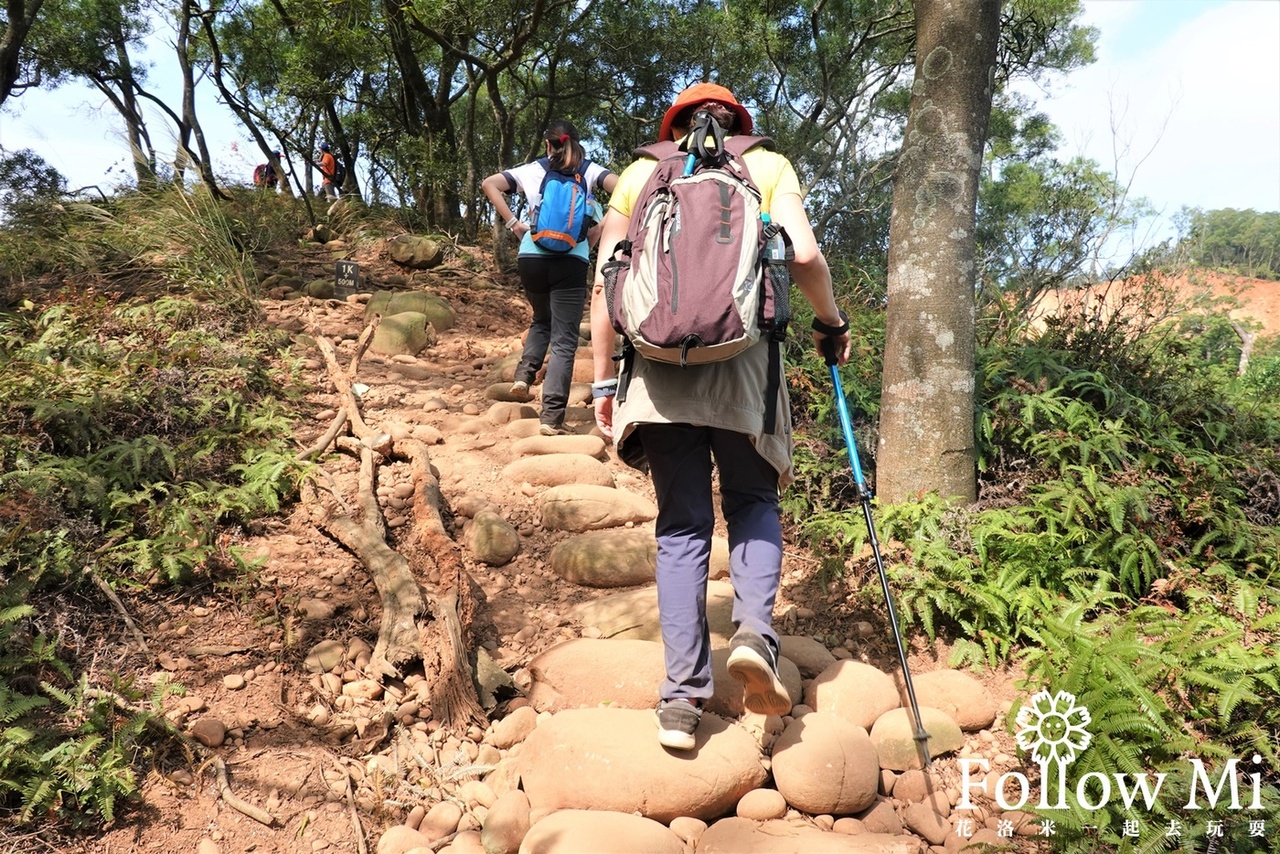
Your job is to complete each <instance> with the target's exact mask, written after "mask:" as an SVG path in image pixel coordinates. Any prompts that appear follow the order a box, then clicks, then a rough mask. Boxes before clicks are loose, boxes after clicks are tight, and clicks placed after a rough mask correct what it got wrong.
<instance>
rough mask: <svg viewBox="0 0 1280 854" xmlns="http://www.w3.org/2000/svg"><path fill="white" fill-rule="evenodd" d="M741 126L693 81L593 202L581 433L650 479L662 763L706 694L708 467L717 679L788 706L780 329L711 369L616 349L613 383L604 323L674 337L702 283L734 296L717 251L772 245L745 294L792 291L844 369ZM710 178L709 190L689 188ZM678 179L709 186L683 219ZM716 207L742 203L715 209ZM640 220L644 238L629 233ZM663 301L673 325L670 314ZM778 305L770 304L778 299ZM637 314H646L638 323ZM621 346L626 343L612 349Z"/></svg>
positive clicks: (764, 146) (750, 254)
mask: <svg viewBox="0 0 1280 854" xmlns="http://www.w3.org/2000/svg"><path fill="white" fill-rule="evenodd" d="M752 125H753V123H752V119H751V114H750V113H749V112H748V111H747V109H746V108H745V107H744V106H742V105H741V104H739V103H738V100H737V99H736V98H735V97H734V95H733V93H732V92H730V91H729V90H728V89H726V88H724V87H723V86H718V85H716V84H713V83H699V84H696V85H694V86H690V87H689V88H687V89H685V90H684V91H683V92H681V93H680V94H679V96H678V97H677V98H676V100H675V102H674V103H673V104H672V105H671V107H670V108H669V109H668V110H667V111H666V114H665V115H664V116H663V117H662V125H661V128H660V130H659V132H658V140H659V142H658V143H655V144H654V145H653V146H651V147H649V148H647V149H645V151H646V152H647V153H648V154H649V155H650V156H646V157H644V158H642V159H640V160H637V161H636V162H634V163H632V164H631V165H630V166H629V167H627V168H626V169H625V170H624V171H623V173H622V175H621V176H619V178H618V182H617V187H616V190H615V192H614V193H613V194H612V196H610V200H609V210H608V212H607V213H606V214H605V218H604V223H603V228H602V233H601V235H600V240H601V251H600V253H599V254H600V257H599V260H598V262H597V270H596V275H595V281H594V284H593V287H592V295H591V340H592V343H593V347H592V348H593V362H594V366H595V382H594V383H593V384H592V396H593V398H594V401H595V403H594V405H595V410H596V424H597V426H598V427H599V428H600V430H601V432H602V433H603V434H604V436H605V437H606V438H607V439H614V440H615V441H616V443H617V449H618V456H619V458H620V459H622V460H623V461H624V462H626V463H627V464H628V465H631V466H633V467H636V468H640V469H644V468H647V469H648V470H649V473H650V474H651V476H652V477H653V486H654V492H655V494H656V497H657V502H658V518H657V522H656V535H657V540H658V559H657V577H656V581H657V586H658V616H659V620H660V622H661V625H662V643H663V650H664V662H665V666H666V678H665V679H664V681H663V682H662V684H661V686H660V688H659V697H660V700H659V703H658V708H657V711H656V713H655V717H656V720H657V725H658V741H659V742H660V743H661V744H663V745H664V746H666V747H668V748H672V749H675V750H690V749H692V748H693V747H694V746H695V743H696V733H697V729H698V724H699V721H700V720H701V715H702V706H703V704H705V703H706V702H707V700H709V699H710V698H711V696H712V694H713V686H712V667H711V642H710V636H709V630H708V624H707V615H706V601H707V577H708V571H709V560H710V555H711V537H712V531H713V528H714V526H715V512H714V508H713V504H712V502H713V500H714V495H713V492H712V463H713V460H714V464H715V469H716V470H717V471H718V473H719V487H720V506H721V510H722V512H723V515H724V519H725V522H726V523H727V525H728V534H729V566H730V572H731V574H732V576H731V577H732V582H733V589H734V605H733V623H734V626H735V629H736V631H735V633H734V636H733V638H732V640H731V641H730V644H729V650H730V652H729V663H728V666H729V673H730V675H732V676H733V677H734V678H735V679H737V680H738V681H739V682H741V683H742V684H743V686H744V688H745V698H744V705H745V706H746V707H747V708H748V709H750V710H751V711H753V712H757V713H761V714H772V715H785V714H787V713H788V712H790V710H791V698H790V696H789V695H788V694H787V691H786V688H785V686H784V685H783V684H782V682H781V680H780V679H779V678H778V669H777V668H778V651H779V646H780V644H779V640H778V635H777V633H776V632H775V631H774V629H773V606H774V601H775V599H776V597H777V593H778V583H779V578H780V575H781V571H782V525H781V515H780V514H781V511H780V509H779V491H780V490H781V489H783V488H785V487H786V486H787V484H789V483H790V482H791V481H792V480H793V479H794V477H795V474H794V471H793V469H792V460H791V454H792V442H791V411H790V402H789V399H788V396H787V383H786V375H785V372H784V370H783V365H782V362H781V356H780V355H779V354H780V350H781V345H780V339H781V335H782V333H784V332H785V324H783V323H780V324H776V325H775V327H774V328H775V329H776V331H777V332H778V335H777V337H774V336H773V332H772V331H770V330H765V331H764V334H761V335H760V338H759V340H758V341H757V342H756V343H750V339H748V343H747V344H744V345H743V347H744V349H741V350H740V351H738V352H737V354H736V355H732V356H730V357H728V358H722V357H718V356H716V355H714V354H710V355H709V351H710V350H711V348H710V347H705V346H703V344H705V343H709V342H705V341H703V340H702V339H701V337H699V338H697V339H694V338H692V337H690V336H689V335H685V337H684V338H683V339H681V338H677V339H676V340H677V341H679V342H680V345H679V346H676V347H674V354H673V355H671V356H670V358H671V359H672V363H667V362H665V361H659V360H658V359H657V358H646V357H644V356H642V355H640V354H639V353H638V352H636V350H635V347H634V346H633V345H632V344H631V343H626V344H624V352H623V358H622V361H621V363H620V370H619V363H617V362H615V361H614V355H615V354H614V348H613V346H612V342H613V341H615V338H616V336H615V332H618V331H624V330H621V329H619V328H618V327H617V323H618V318H620V317H622V316H623V315H625V314H626V312H627V311H629V310H630V311H635V310H643V311H647V312H648V313H649V314H648V316H649V317H655V318H656V319H660V320H663V321H664V322H666V324H667V325H676V326H679V325H680V324H682V323H686V322H688V321H687V320H686V318H688V317H689V315H690V314H695V315H696V314H697V308H698V306H699V302H700V301H705V300H707V299H708V296H707V292H708V291H709V290H711V287H710V286H709V285H707V282H708V281H709V280H713V279H715V280H717V281H718V280H722V279H726V278H727V279H728V281H729V282H730V284H729V285H728V286H725V287H724V288H723V290H725V291H726V292H733V293H736V294H737V297H736V298H741V292H742V291H743V290H744V289H742V288H740V287H734V284H736V283H740V281H741V280H740V279H735V278H734V276H735V275H736V273H735V270H734V268H733V263H734V262H732V261H730V262H727V263H722V262H720V261H713V262H708V261H707V259H708V258H719V257H720V256H719V255H718V253H720V252H721V251H722V249H721V248H720V247H719V246H717V244H723V246H724V247H725V249H724V251H725V252H727V253H728V254H727V255H725V256H724V257H733V258H734V259H735V260H736V259H737V258H738V256H742V257H745V258H746V259H747V261H746V263H747V265H748V267H747V269H748V270H751V269H765V267H764V266H762V263H763V262H762V261H761V260H760V259H761V253H762V250H761V248H760V247H765V248H767V247H769V246H771V245H774V244H773V241H775V240H776V241H777V244H776V245H778V246H782V245H783V241H784V240H785V238H786V237H789V241H790V244H791V246H790V248H789V250H788V253H784V254H783V255H782V256H781V260H779V261H777V262H776V269H775V270H772V271H770V273H769V275H766V274H764V273H760V276H761V279H760V280H759V284H758V285H757V286H756V287H755V288H754V289H746V290H748V291H750V290H754V292H757V293H759V292H762V291H765V285H766V284H768V282H769V281H770V276H772V277H773V281H783V280H786V279H787V278H788V275H789V276H790V277H792V278H794V281H795V283H796V285H797V286H798V287H799V290H800V292H801V293H802V294H803V295H804V296H805V298H806V299H807V300H808V301H809V303H811V304H812V306H813V308H814V310H815V314H816V317H815V319H814V323H813V329H814V342H815V343H817V342H818V341H820V340H821V339H824V338H833V339H835V345H836V350H837V352H838V354H839V356H838V358H839V363H840V364H844V363H845V362H846V361H847V360H848V358H849V324H848V321H847V320H846V319H845V317H844V315H843V313H841V312H840V310H839V309H838V308H837V306H836V302H835V297H834V294H833V292H832V287H831V272H830V270H829V269H828V267H827V262H826V259H825V258H824V257H823V255H822V252H821V251H820V250H819V248H818V244H817V240H816V239H815V237H814V234H813V231H812V229H811V228H810V225H809V218H808V215H807V213H806V212H805V208H804V200H803V196H802V194H801V190H800V182H799V180H798V179H797V177H796V173H795V169H794V168H793V167H792V165H791V163H790V161H788V160H787V159H786V158H785V157H783V156H782V155H780V154H777V153H775V152H774V151H772V150H771V149H772V143H771V142H769V141H768V140H760V139H757V138H754V137H745V136H743V137H741V138H739V139H737V140H736V141H735V139H734V135H745V134H749V133H750V132H751V130H752ZM676 143H680V144H682V145H683V146H684V148H680V147H678V146H677V144H676ZM695 161H696V164H695ZM720 167H723V168H720ZM713 172H716V173H718V174H719V175H723V176H725V179H724V180H720V179H719V178H716V179H715V183H708V182H705V181H703V176H707V175H709V174H711V173H713ZM682 174H691V175H693V176H695V177H698V178H699V180H698V182H693V181H688V182H681V183H682V186H684V187H695V186H696V187H703V188H706V187H710V188H711V194H710V197H707V195H706V194H705V193H703V194H702V195H698V194H699V193H700V192H702V191H699V190H696V189H695V190H692V194H691V195H689V196H688V197H687V198H688V199H689V202H688V203H689V204H690V205H691V206H693V205H694V204H695V203H694V200H695V199H698V200H701V201H702V202H703V203H708V202H709V203H710V205H709V208H703V207H698V208H697V210H696V211H694V210H691V209H685V208H683V207H678V205H680V204H681V201H680V200H681V198H683V197H682V196H680V195H679V194H678V193H675V192H674V191H669V189H668V188H670V187H672V186H673V184H674V181H673V180H672V179H678V178H679V177H680V176H681V175H682ZM651 176H653V178H654V181H651V180H650V177H651ZM743 176H745V177H746V181H747V183H749V184H751V185H754V188H755V190H751V189H750V188H748V190H747V191H745V192H740V193H737V194H736V195H734V192H735V191H734V189H733V188H734V186H737V187H739V188H740V187H742V185H743ZM735 182H736V183H735ZM659 185H661V186H659ZM682 192H683V191H682ZM731 196H732V197H733V198H734V199H737V198H738V197H739V196H740V197H741V200H735V201H733V202H732V203H730V202H729V201H728V199H730V198H731ZM672 198H674V199H675V201H674V202H673V201H671V199H672ZM659 199H662V200H663V201H662V202H661V204H664V205H667V206H668V208H667V209H668V210H670V211H676V212H679V214H680V216H676V215H675V213H673V214H672V215H671V216H670V217H668V218H666V219H663V220H661V221H659V220H658V219H656V218H654V217H653V216H652V215H651V214H650V212H651V211H653V210H655V209H657V208H655V205H658V204H659V201H658V200H659ZM721 199H723V200H725V201H718V200H721ZM753 199H754V200H756V201H754V202H753V201H752V200H753ZM752 205H758V209H757V208H753V207H752ZM766 215H767V218H766ZM642 223H643V224H644V225H645V226H647V227H646V228H645V229H641V228H640V225H641V224H642ZM673 223H674V225H673ZM769 223H772V224H773V227H772V228H770V227H768V226H769ZM777 226H781V231H779V230H778V229H777ZM664 227H665V228H664ZM660 228H664V230H661V231H659V232H656V233H657V234H660V235H661V236H660V237H657V238H656V240H657V241H658V242H657V243H656V244H650V243H646V242H645V241H646V240H654V239H655V238H653V237H647V236H646V235H648V234H652V233H654V232H653V229H660ZM642 231H643V232H644V233H642ZM784 232H785V236H784V234H783V233H784ZM689 234H695V235H697V236H698V238H699V239H698V240H697V241H696V242H690V243H682V242H681V238H682V236H685V237H687V235H689ZM748 241H754V242H748ZM766 241H768V242H766ZM620 244H621V245H620ZM649 245H661V246H662V247H663V251H662V252H661V253H646V252H643V249H644V248H645V247H647V246H649ZM615 247H616V248H615ZM790 252H794V255H790V254H789V253H790ZM653 255H662V256H664V257H667V256H669V257H670V266H671V267H676V266H677V263H678V262H683V265H682V266H680V267H679V269H680V270H681V271H682V273H683V275H682V276H680V277H679V278H678V281H677V280H676V276H675V275H674V274H673V273H672V272H671V270H670V269H668V268H667V267H666V265H665V264H663V263H662V262H661V261H654V260H653V258H652V256H653ZM642 256H645V257H642ZM619 258H621V259H623V260H619ZM628 258H629V260H625V259H628ZM611 261H612V262H613V263H615V264H617V263H621V264H622V265H623V266H624V267H625V266H626V265H627V264H630V265H631V267H630V268H629V269H630V271H631V272H636V271H637V269H638V268H640V267H643V266H644V265H645V264H646V263H647V264H649V269H648V271H647V272H649V273H651V274H653V275H652V276H651V278H652V279H654V280H655V281H654V282H648V281H645V280H644V279H645V277H644V276H640V277H636V276H630V277H628V278H625V279H624V278H620V277H621V276H623V275H624V274H623V273H621V272H619V270H618V269H617V268H616V267H614V268H613V270H612V271H611V272H610V264H611ZM655 265H657V266H655ZM726 266H727V267H728V269H729V273H730V276H728V277H725V276H723V275H720V273H722V272H723V271H722V270H721V269H720V268H721V267H726ZM699 268H700V269H699ZM607 272H609V273H610V278H607V277H606V273H607ZM638 279H639V280H642V281H640V284H646V283H647V284H651V285H652V287H651V288H650V289H642V290H641V291H640V293H642V294H649V293H650V291H652V292H654V293H656V294H658V295H659V296H658V298H657V299H656V300H654V299H647V300H642V299H641V298H640V297H636V299H637V300H639V302H637V303H635V304H634V305H626V306H624V305H623V304H622V302H623V301H628V300H629V298H630V297H631V296H632V295H633V293H634V292H635V289H636V288H637V287H638V284H637V280H638ZM607 282H611V283H609V284H607ZM618 282H622V283H623V284H621V285H620V286H619V287H621V288H622V289H623V290H622V291H615V289H614V288H615V285H616V284H617V283H618ZM784 284H785V282H784ZM664 287H665V288H666V290H664ZM628 288H630V289H632V291H630V292H628V291H627V290H626V289H628ZM677 296H678V298H679V309H680V311H677V310H676V306H675V303H676V300H677ZM782 298H783V301H784V302H785V292H783V295H782ZM752 299H757V298H756V297H754V296H753V297H752ZM759 299H760V300H763V299H764V297H763V296H761V297H759ZM642 303H643V305H644V306H647V308H643V309H637V306H639V305H641V304H642ZM753 305H754V304H753ZM763 305H765V307H766V308H770V309H772V310H774V311H777V310H778V308H779V306H778V305H777V300H774V301H773V303H772V304H768V303H763ZM731 308H732V306H731ZM785 311H786V307H785V305H784V306H783V307H782V312H785ZM663 313H665V315H664V314H663ZM730 313H731V312H720V313H719V315H720V317H721V318H723V316H724V315H726V314H730ZM658 315H663V316H661V317H658ZM777 326H783V327H784V328H782V329H777ZM637 334H639V333H637ZM644 334H649V333H648V332H647V331H646V332H645V333H644ZM677 334H680V333H679V332H678V333H677ZM707 334H708V336H709V335H710V333H709V332H708V333H707ZM624 340H625V341H627V342H630V341H632V340H633V338H630V337H627V336H626V335H624ZM721 352H724V351H721ZM681 362H687V364H685V365H682V364H681ZM770 421H772V422H773V423H772V424H770V423H769V422H770Z"/></svg>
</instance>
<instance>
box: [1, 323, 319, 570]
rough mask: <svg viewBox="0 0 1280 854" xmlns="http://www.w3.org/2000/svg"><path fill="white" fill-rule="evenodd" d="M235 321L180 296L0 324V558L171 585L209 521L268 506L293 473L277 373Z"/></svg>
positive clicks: (209, 541) (262, 345)
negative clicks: (0, 499) (0, 500)
mask: <svg viewBox="0 0 1280 854" xmlns="http://www.w3.org/2000/svg"><path fill="white" fill-rule="evenodd" d="M240 324H242V320H241V318H240V317H239V316H238V315H237V314H236V313H235V312H234V311H231V310H228V309H222V308H219V307H216V306H210V305H207V304H203V305H202V304H198V303H193V302H190V301H186V300H180V299H160V300H157V301H155V302H152V303H146V304H139V305H128V304H119V305H115V306H110V305H107V304H105V303H102V302H99V301H94V300H92V299H84V300H82V301H81V302H78V303H64V304H61V305H57V306H54V307H52V308H50V309H48V310H46V311H45V312H43V313H42V314H40V315H38V316H36V317H33V318H26V317H23V316H9V317H7V318H4V319H0V340H2V341H3V342H4V343H5V346H4V348H3V350H0V360H2V361H3V364H4V376H5V381H4V382H3V383H0V402H2V405H0V413H3V414H2V415H0V434H3V435H2V436H0V472H2V473H0V492H2V493H4V494H6V495H7V496H9V499H8V500H7V501H6V502H5V509H6V511H7V512H6V513H4V514H3V515H0V534H9V535H10V540H9V545H8V547H7V548H5V549H4V550H3V551H0V568H13V567H19V566H38V567H40V568H41V569H42V570H44V571H46V572H48V573H50V574H49V575H48V576H47V577H48V578H50V579H52V578H59V579H61V578H74V577H76V575H77V573H78V570H79V568H80V567H82V566H83V565H85V564H86V563H92V564H95V565H96V566H98V568H99V569H100V570H102V571H103V572H105V573H107V574H108V575H115V574H116V573H119V574H121V575H123V576H129V577H133V578H135V579H137V580H143V579H146V578H147V577H149V576H150V575H152V574H153V573H154V574H157V575H159V576H161V577H164V578H168V579H170V580H177V579H180V578H182V577H185V576H187V575H190V574H191V573H194V572H197V571H198V570H199V569H200V568H202V567H204V566H205V565H206V564H207V563H208V562H209V561H210V560H211V559H212V558H213V557H214V556H215V554H216V552H217V546H216V540H215V536H216V531H217V527H218V525H220V524H225V523H233V522H237V521H245V520H248V519H252V518H254V517H256V516H258V515H262V514H264V513H271V512H275V511H276V510H278V509H279V507H280V502H281V500H282V498H283V497H284V496H286V495H288V494H289V493H290V491H291V490H292V489H293V484H294V483H295V480H294V478H296V476H297V474H298V471H299V469H298V464H297V463H296V462H295V461H294V460H293V457H292V455H291V454H290V452H289V448H288V445H287V442H286V439H287V437H288V434H289V431H288V423H289V422H288V414H289V412H288V409H287V406H286V404H285V402H284V401H283V400H282V398H281V395H282V394H283V393H285V392H287V390H288V386H287V379H286V378H285V377H283V376H282V375H280V374H279V373H277V372H276V371H274V370H272V369H271V368H270V364H271V359H272V357H273V354H272V352H271V351H272V348H273V346H274V344H273V342H272V340H271V338H270V337H269V336H265V335H263V334H261V333H258V332H254V331H250V330H244V329H242V328H240Z"/></svg>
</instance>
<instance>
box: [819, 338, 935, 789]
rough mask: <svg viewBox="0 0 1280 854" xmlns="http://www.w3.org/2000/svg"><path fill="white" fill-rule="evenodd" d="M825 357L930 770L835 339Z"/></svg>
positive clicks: (825, 344) (825, 347)
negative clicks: (851, 420) (845, 393)
mask: <svg viewBox="0 0 1280 854" xmlns="http://www.w3.org/2000/svg"><path fill="white" fill-rule="evenodd" d="M819 344H820V345H821V351H822V357H823V359H824V360H825V361H826V363H827V368H828V369H829V370H830V371H831V384H832V385H833V386H834V387H835V398H836V410H837V411H838V412H839V413H840V429H841V430H842V431H843V432H844V444H845V447H846V448H847V449H848V450H849V465H850V466H851V467H852V468H853V482H854V485H855V486H856V487H857V490H858V499H859V500H860V501H861V502H862V516H863V518H864V519H865V520H866V523H867V538H868V539H869V540H870V542H871V553H872V554H873V555H874V556H875V560H876V571H877V572H878V573H879V574H880V588H881V589H882V590H883V591H884V604H885V609H886V610H887V611H888V613H889V627H890V629H892V630H893V641H894V643H895V644H897V647H898V662H899V663H900V664H901V665H902V680H903V682H904V683H905V684H906V686H907V699H908V700H910V701H911V714H912V715H913V716H914V718H915V725H916V732H915V736H914V738H915V741H916V749H917V750H918V751H919V753H920V761H921V763H922V764H923V766H924V767H925V768H928V767H929V733H927V732H925V730H924V721H923V720H921V718H920V704H919V703H918V702H917V701H916V689H915V686H914V685H913V684H912V683H911V670H910V668H908V667H907V650H906V648H905V647H904V646H903V645H902V632H901V631H900V630H899V628H898V614H897V612H896V611H895V610H894V607H893V594H892V593H890V592H889V575H888V574H887V573H886V572H885V570H884V558H883V557H881V555H880V541H879V540H878V539H877V538H876V526H875V524H874V523H873V522H872V520H871V490H870V489H868V488H867V481H866V478H864V477H863V476H862V460H861V459H860V458H859V457H858V445H857V443H856V442H854V440H853V427H852V426H851V425H850V423H849V405H848V404H847V403H846V402H845V399H844V384H843V383H841V382H840V369H839V367H838V365H837V364H836V363H837V362H838V361H839V358H838V356H837V355H836V339H834V338H823V339H822V340H821V341H820V342H819Z"/></svg>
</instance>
